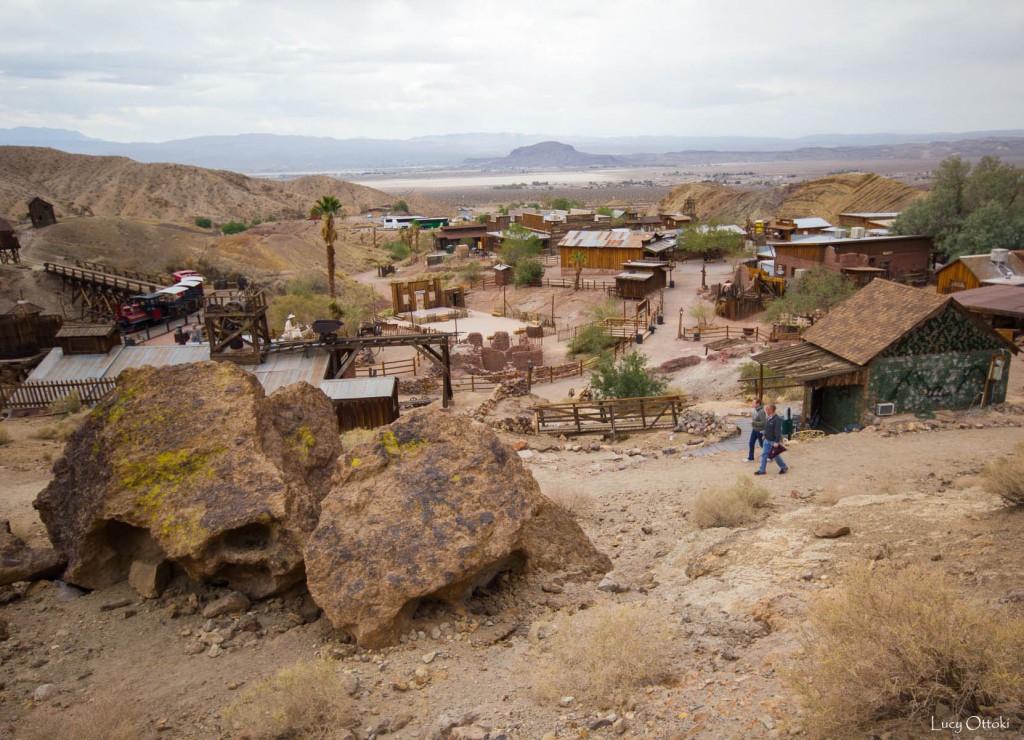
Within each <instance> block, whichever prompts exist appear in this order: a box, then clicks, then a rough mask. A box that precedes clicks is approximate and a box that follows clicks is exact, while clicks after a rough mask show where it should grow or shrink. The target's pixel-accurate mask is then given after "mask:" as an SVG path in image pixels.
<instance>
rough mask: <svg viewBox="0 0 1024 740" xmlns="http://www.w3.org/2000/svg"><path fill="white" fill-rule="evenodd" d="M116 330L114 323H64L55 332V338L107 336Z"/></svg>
mask: <svg viewBox="0 0 1024 740" xmlns="http://www.w3.org/2000/svg"><path fill="white" fill-rule="evenodd" d="M116 331H118V329H117V326H116V325H115V324H65V325H64V326H62V327H61V329H60V331H58V332H57V339H69V338H71V337H109V336H110V335H111V334H113V333H115V332H116Z"/></svg>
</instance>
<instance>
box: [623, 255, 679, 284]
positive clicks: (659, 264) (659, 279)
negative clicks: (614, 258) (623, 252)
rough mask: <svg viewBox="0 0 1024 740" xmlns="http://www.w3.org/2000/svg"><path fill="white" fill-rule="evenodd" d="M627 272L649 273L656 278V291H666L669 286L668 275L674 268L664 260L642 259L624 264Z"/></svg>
mask: <svg viewBox="0 0 1024 740" xmlns="http://www.w3.org/2000/svg"><path fill="white" fill-rule="evenodd" d="M622 269H623V270H624V271H625V272H649V273H650V274H651V275H653V276H654V289H655V290H664V289H665V288H666V287H667V286H668V273H669V270H671V269H672V266H671V265H670V264H669V263H668V262H666V261H664V260H650V259H642V260H636V261H634V262H623V263H622Z"/></svg>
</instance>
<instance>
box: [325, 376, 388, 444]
mask: <svg viewBox="0 0 1024 740" xmlns="http://www.w3.org/2000/svg"><path fill="white" fill-rule="evenodd" d="M320 390H322V391H323V392H324V393H325V394H327V397H328V398H330V399H331V403H332V404H333V405H334V411H335V413H336V414H337V415H338V428H339V429H340V431H342V432H347V431H349V430H351V429H376V428H377V427H382V426H384V425H385V424H390V423H391V422H393V421H395V420H396V419H397V418H398V415H399V407H398V378H396V377H395V376H393V375H386V376H381V377H377V378H348V379H342V380H323V381H321V382H320Z"/></svg>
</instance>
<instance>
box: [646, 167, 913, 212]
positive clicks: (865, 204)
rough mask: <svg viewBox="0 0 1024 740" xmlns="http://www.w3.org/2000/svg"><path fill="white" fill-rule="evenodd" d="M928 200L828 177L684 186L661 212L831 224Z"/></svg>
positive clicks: (898, 189) (859, 177)
mask: <svg viewBox="0 0 1024 740" xmlns="http://www.w3.org/2000/svg"><path fill="white" fill-rule="evenodd" d="M924 195H925V193H924V191H921V190H917V189H916V188H912V187H910V186H909V185H905V184H903V183H901V182H897V181H896V180H890V179H889V178H887V177H882V176H880V175H874V174H864V173H854V174H842V175H830V176H828V177H822V178H819V179H817V180H810V181H808V182H802V183H799V184H794V185H788V186H785V187H779V188H758V189H739V188H730V187H727V186H725V185H718V184H713V183H691V184H687V185H680V186H679V187H677V188H675V189H674V190H672V192H671V193H669V195H668V196H667V197H665V198H664V199H662V201H661V203H659V205H658V208H659V210H661V212H663V213H664V212H675V211H681V210H683V206H684V204H685V202H686V199H687V198H693V199H694V200H695V201H696V205H697V217H698V218H699V219H700V220H701V221H706V220H708V219H711V218H715V219H718V220H719V221H726V222H734V223H741V224H742V223H743V222H744V221H745V220H746V219H748V218H750V219H758V218H769V217H771V216H781V217H785V218H803V217H807V216H820V217H822V218H824V219H826V220H828V221H831V222H832V223H836V222H838V219H839V214H840V213H845V212H851V211H852V212H857V211H866V212H892V211H900V210H902V209H904V208H906V207H907V206H908V205H909V204H910V203H912V202H913V201H915V200H917V199H918V198H921V197H923V196H924Z"/></svg>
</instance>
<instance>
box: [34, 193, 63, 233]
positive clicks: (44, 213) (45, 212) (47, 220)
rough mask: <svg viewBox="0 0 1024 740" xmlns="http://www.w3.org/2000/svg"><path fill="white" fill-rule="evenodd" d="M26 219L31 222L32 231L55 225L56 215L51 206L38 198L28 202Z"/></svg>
mask: <svg viewBox="0 0 1024 740" xmlns="http://www.w3.org/2000/svg"><path fill="white" fill-rule="evenodd" d="M28 217H29V218H30V219H31V220H32V228H34V229H41V228H43V227H44V226H53V225H54V224H55V223H57V214H56V213H55V212H54V210H53V204H52V203H47V202H46V201H45V200H43V199H42V198H40V197H38V196H36V197H35V198H33V199H32V200H30V201H29V202H28Z"/></svg>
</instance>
